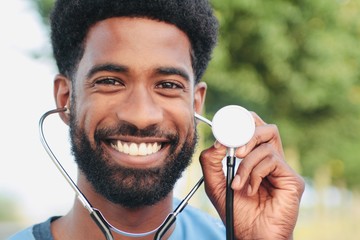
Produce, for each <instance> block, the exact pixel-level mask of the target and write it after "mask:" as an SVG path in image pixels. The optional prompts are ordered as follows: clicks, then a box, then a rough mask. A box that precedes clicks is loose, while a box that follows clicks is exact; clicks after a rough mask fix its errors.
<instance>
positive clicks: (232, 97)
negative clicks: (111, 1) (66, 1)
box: [33, 0, 360, 189]
mask: <svg viewBox="0 0 360 240" xmlns="http://www.w3.org/2000/svg"><path fill="white" fill-rule="evenodd" d="M33 1H34V3H35V6H36V7H37V9H38V11H39V12H40V13H41V15H42V16H43V19H44V23H46V24H47V22H48V21H47V20H45V19H47V18H48V17H47V16H48V13H49V10H50V9H51V7H52V5H53V0H33ZM212 4H213V5H214V7H215V9H216V15H217V16H218V18H219V20H220V39H219V44H218V46H217V48H216V49H215V52H214V55H213V61H212V62H211V64H210V66H209V69H208V71H207V73H206V75H205V77H204V80H205V81H206V82H208V85H209V91H208V95H207V104H206V110H207V116H209V117H210V118H211V116H212V115H213V114H214V112H215V111H217V110H218V109H219V108H220V107H222V106H224V105H227V104H239V105H243V106H244V107H246V108H248V109H250V110H254V111H256V112H257V113H259V115H260V116H262V117H263V118H264V120H265V121H267V122H273V123H276V124H277V125H278V126H279V129H280V131H281V135H282V138H283V143H284V146H285V149H286V151H287V153H293V154H289V155H290V157H288V159H289V160H294V159H295V158H298V159H297V160H298V161H299V164H300V166H301V172H302V174H303V175H304V176H309V177H314V175H315V174H316V173H317V171H318V170H319V169H322V168H328V169H330V172H331V176H332V180H333V183H334V184H337V183H338V184H344V183H345V184H346V185H347V186H349V187H352V188H357V189H360V185H359V183H360V175H359V174H358V172H359V171H360V161H358V160H359V159H358V157H357V156H360V148H359V143H360V137H359V134H360V121H359V119H360V72H359V71H360V47H359V44H358V40H359V36H360V30H359V29H360V14H359V10H360V6H359V4H360V0H348V1H345V0H343V1H341V0H340V1H335V0H330V1H329V0H315V1H314V0H294V1H285V0H273V1H261V0H241V1H239V0H226V1H224V0H212ZM210 135H211V134H210V133H209V132H208V136H210ZM295 160H296V159H295Z"/></svg>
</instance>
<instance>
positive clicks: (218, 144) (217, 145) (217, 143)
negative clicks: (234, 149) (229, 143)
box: [214, 140, 221, 148]
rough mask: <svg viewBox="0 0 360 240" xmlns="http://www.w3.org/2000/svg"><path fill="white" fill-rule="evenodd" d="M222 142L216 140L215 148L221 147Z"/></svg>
mask: <svg viewBox="0 0 360 240" xmlns="http://www.w3.org/2000/svg"><path fill="white" fill-rule="evenodd" d="M220 146H221V144H220V143H219V142H218V141H217V140H216V141H215V143H214V148H219V147H220Z"/></svg>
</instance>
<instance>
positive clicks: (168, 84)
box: [156, 82, 184, 89]
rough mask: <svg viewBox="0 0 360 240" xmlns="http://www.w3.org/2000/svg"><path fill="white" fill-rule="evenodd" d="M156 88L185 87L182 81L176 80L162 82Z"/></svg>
mask: <svg viewBox="0 0 360 240" xmlns="http://www.w3.org/2000/svg"><path fill="white" fill-rule="evenodd" d="M156 88H164V89H183V88H184V87H183V86H182V85H181V84H180V83H175V82H161V83H159V84H158V85H157V86H156Z"/></svg>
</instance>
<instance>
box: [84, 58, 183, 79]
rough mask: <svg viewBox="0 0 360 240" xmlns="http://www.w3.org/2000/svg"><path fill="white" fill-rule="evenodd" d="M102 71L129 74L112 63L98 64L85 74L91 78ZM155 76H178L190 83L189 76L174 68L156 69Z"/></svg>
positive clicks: (125, 69) (124, 67) (127, 70)
mask: <svg viewBox="0 0 360 240" xmlns="http://www.w3.org/2000/svg"><path fill="white" fill-rule="evenodd" d="M102 71H106V72H114V73H127V72H129V68H128V67H126V66H124V65H121V64H113V63H105V64H99V65H95V66H93V67H92V68H91V69H90V70H89V72H88V73H87V74H86V77H87V78H91V77H92V76H93V75H95V74H96V73H98V72H102ZM155 74H159V75H165V76H170V75H178V76H180V77H182V78H184V79H185V80H186V81H188V82H189V81H190V76H189V74H188V73H187V72H186V71H185V70H183V69H180V68H176V67H158V68H156V69H155Z"/></svg>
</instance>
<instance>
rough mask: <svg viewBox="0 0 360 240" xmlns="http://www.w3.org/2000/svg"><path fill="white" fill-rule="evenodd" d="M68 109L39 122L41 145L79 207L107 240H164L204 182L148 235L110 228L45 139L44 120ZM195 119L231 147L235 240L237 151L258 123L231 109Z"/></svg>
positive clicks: (229, 197)
mask: <svg viewBox="0 0 360 240" xmlns="http://www.w3.org/2000/svg"><path fill="white" fill-rule="evenodd" d="M67 111H68V109H67V108H66V107H64V108H57V109H54V110H50V111H48V112H46V113H44V114H43V115H42V116H41V118H40V120H39V133H40V140H41V143H42V145H43V147H44V149H45V150H46V152H47V153H48V155H49V156H50V158H51V160H52V161H53V163H54V164H55V166H56V167H57V169H58V170H59V171H60V173H61V174H62V175H63V177H64V178H65V179H66V181H67V182H68V183H69V185H70V186H71V188H72V189H73V190H74V192H75V196H76V197H77V199H78V200H79V201H80V203H81V204H82V205H83V206H84V208H85V209H86V210H87V211H88V212H89V214H90V216H91V218H92V220H93V221H94V222H95V223H96V225H97V226H98V227H99V228H100V229H101V231H102V233H103V234H104V236H105V237H106V239H107V240H113V239H114V238H113V236H112V233H111V231H113V232H115V233H118V234H121V235H123V236H127V237H134V238H137V237H144V236H148V235H150V234H154V233H155V237H154V240H159V239H161V238H162V237H163V236H164V234H165V233H166V232H167V231H168V230H169V228H170V227H171V226H172V225H173V224H174V223H175V221H176V217H177V216H178V215H179V214H180V213H181V212H182V210H183V209H184V208H185V207H186V206H187V204H188V202H189V200H190V199H191V197H192V196H193V195H194V193H195V192H196V191H197V190H198V189H199V187H200V186H201V184H202V183H203V182H204V178H203V177H201V178H200V180H199V181H198V182H197V183H196V184H195V186H194V187H193V188H192V189H191V191H190V192H189V193H188V195H186V197H185V198H184V199H183V200H182V201H181V202H180V203H179V205H178V206H177V207H176V208H175V210H174V211H173V212H171V213H170V214H169V215H168V216H167V218H166V219H165V220H164V221H163V223H162V224H161V225H160V226H159V227H157V228H155V229H153V230H151V231H148V232H143V233H130V232H126V231H122V230H120V229H118V228H116V227H114V226H113V225H111V224H110V223H109V222H108V221H107V220H106V219H105V217H104V216H103V215H102V213H101V212H100V210H98V209H96V208H94V207H93V206H92V205H91V204H90V202H89V201H88V200H87V199H86V197H85V195H84V194H83V193H82V192H81V191H80V189H79V188H78V186H77V185H76V184H75V182H74V181H73V180H72V178H71V177H70V175H69V174H68V173H67V172H66V170H65V169H64V167H63V166H62V164H61V163H60V161H59V160H58V159H57V158H56V156H55V154H54V153H53V152H52V150H51V148H50V147H49V145H48V143H47V141H46V138H45V135H44V129H43V126H44V121H45V119H46V118H47V117H48V116H49V115H51V114H54V113H60V112H67ZM195 118H196V119H198V120H200V121H202V122H204V123H206V124H208V125H209V126H210V127H211V128H212V132H213V134H214V137H215V138H216V140H217V141H219V142H220V143H221V144H223V145H224V146H226V147H228V151H227V157H226V158H227V179H226V186H227V187H226V239H227V240H233V239H234V227H233V225H234V223H233V221H234V220H233V197H234V196H233V194H234V192H233V190H232V188H231V182H232V180H233V178H234V173H235V168H234V166H235V161H236V157H235V149H236V148H237V147H240V146H243V145H245V144H246V143H247V142H249V141H250V139H251V138H252V136H253V134H254V132H255V122H254V119H253V117H252V115H251V114H250V112H248V111H247V110H246V109H245V108H243V107H240V106H236V105H230V106H226V107H223V108H221V109H220V110H219V111H217V112H216V113H215V115H214V117H213V120H212V121H210V120H208V119H206V118H205V117H202V116H201V115H199V114H197V113H195Z"/></svg>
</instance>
